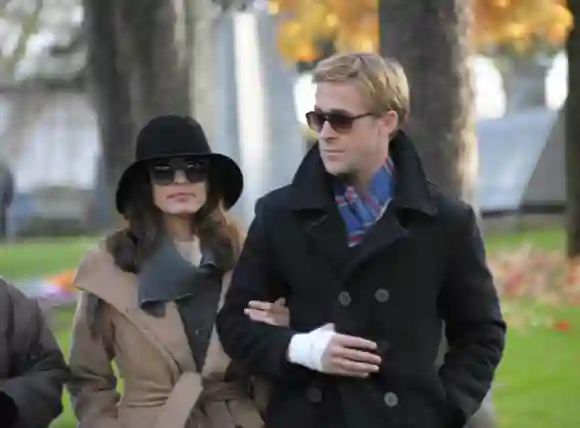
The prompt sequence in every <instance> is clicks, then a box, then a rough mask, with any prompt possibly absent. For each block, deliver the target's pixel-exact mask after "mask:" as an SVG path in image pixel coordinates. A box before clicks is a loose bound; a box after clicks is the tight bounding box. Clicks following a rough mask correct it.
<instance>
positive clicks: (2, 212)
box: [0, 160, 14, 240]
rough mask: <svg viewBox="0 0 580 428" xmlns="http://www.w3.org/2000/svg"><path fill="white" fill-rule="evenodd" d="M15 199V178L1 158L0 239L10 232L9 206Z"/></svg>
mask: <svg viewBox="0 0 580 428" xmlns="http://www.w3.org/2000/svg"><path fill="white" fill-rule="evenodd" d="M12 199H14V178H13V177H12V171H10V167H9V166H8V164H6V163H5V162H3V161H1V160H0V240H2V239H4V238H6V234H7V233H8V208H10V204H11V203H12Z"/></svg>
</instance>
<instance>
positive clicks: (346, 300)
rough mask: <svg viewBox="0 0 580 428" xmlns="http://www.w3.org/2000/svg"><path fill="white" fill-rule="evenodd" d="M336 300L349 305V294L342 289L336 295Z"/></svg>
mask: <svg viewBox="0 0 580 428" xmlns="http://www.w3.org/2000/svg"><path fill="white" fill-rule="evenodd" d="M338 301H339V302H340V304H341V305H342V306H348V305H350V302H351V301H352V299H351V297H350V294H348V293H347V292H346V291H343V292H342V293H340V294H339V295H338Z"/></svg>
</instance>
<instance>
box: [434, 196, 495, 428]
mask: <svg viewBox="0 0 580 428" xmlns="http://www.w3.org/2000/svg"><path fill="white" fill-rule="evenodd" d="M457 224H458V228H459V231H458V235H457V239H456V240H455V241H456V242H455V246H454V248H452V257H451V260H450V262H449V263H450V266H449V274H448V277H447V280H446V282H445V284H444V286H443V289H442V292H441V294H440V296H439V299H440V300H439V306H440V311H441V315H442V317H443V320H444V321H445V324H446V328H445V329H446V336H447V340H448V345H449V350H448V352H447V354H446V355H445V361H444V363H443V365H442V367H441V368H440V370H439V375H440V379H441V382H442V384H443V387H444V389H445V392H446V394H447V399H448V402H449V406H450V415H451V422H450V425H449V427H450V428H460V427H463V426H464V424H465V422H466V421H467V420H469V419H470V418H471V416H472V415H473V414H474V413H475V412H476V411H477V410H478V408H479V407H480V405H481V403H482V401H483V399H484V397H485V396H486V394H487V393H488V392H489V390H490V388H491V383H492V380H493V377H494V373H495V369H496V368H497V366H498V365H499V362H500V359H501V357H502V353H503V349H504V344H505V332H506V324H505V322H504V320H503V317H502V313H501V309H500V304H499V298H498V295H497V291H496V288H495V286H494V283H493V278H492V275H491V273H490V271H489V268H488V266H487V262H486V257H485V249H484V244H483V240H482V238H481V235H480V232H479V228H478V226H477V221H476V217H475V214H474V212H473V210H472V209H471V208H470V207H468V206H466V205H464V206H463V208H462V213H461V216H460V219H459V220H458V223H457Z"/></svg>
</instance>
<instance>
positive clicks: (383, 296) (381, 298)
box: [375, 288, 391, 303]
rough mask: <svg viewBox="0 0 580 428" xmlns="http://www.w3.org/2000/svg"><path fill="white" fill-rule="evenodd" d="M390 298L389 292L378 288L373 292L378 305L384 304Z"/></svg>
mask: <svg viewBox="0 0 580 428" xmlns="http://www.w3.org/2000/svg"><path fill="white" fill-rule="evenodd" d="M390 297H391V294H390V293H389V290H385V289H384V288H379V289H378V290H377V291H375V299H377V302H379V303H385V302H386V301H387V300H389V298H390Z"/></svg>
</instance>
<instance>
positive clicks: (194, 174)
mask: <svg viewBox="0 0 580 428" xmlns="http://www.w3.org/2000/svg"><path fill="white" fill-rule="evenodd" d="M148 167H149V175H150V176H151V181H152V182H153V183H154V184H157V185H159V186H168V185H170V184H173V183H174V182H175V175H176V174H177V171H183V173H184V175H185V178H187V181H189V182H190V183H199V182H202V181H205V180H207V177H208V175H209V161H208V160H207V159H198V158H171V159H168V160H157V161H152V162H151V163H149V165H148Z"/></svg>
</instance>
